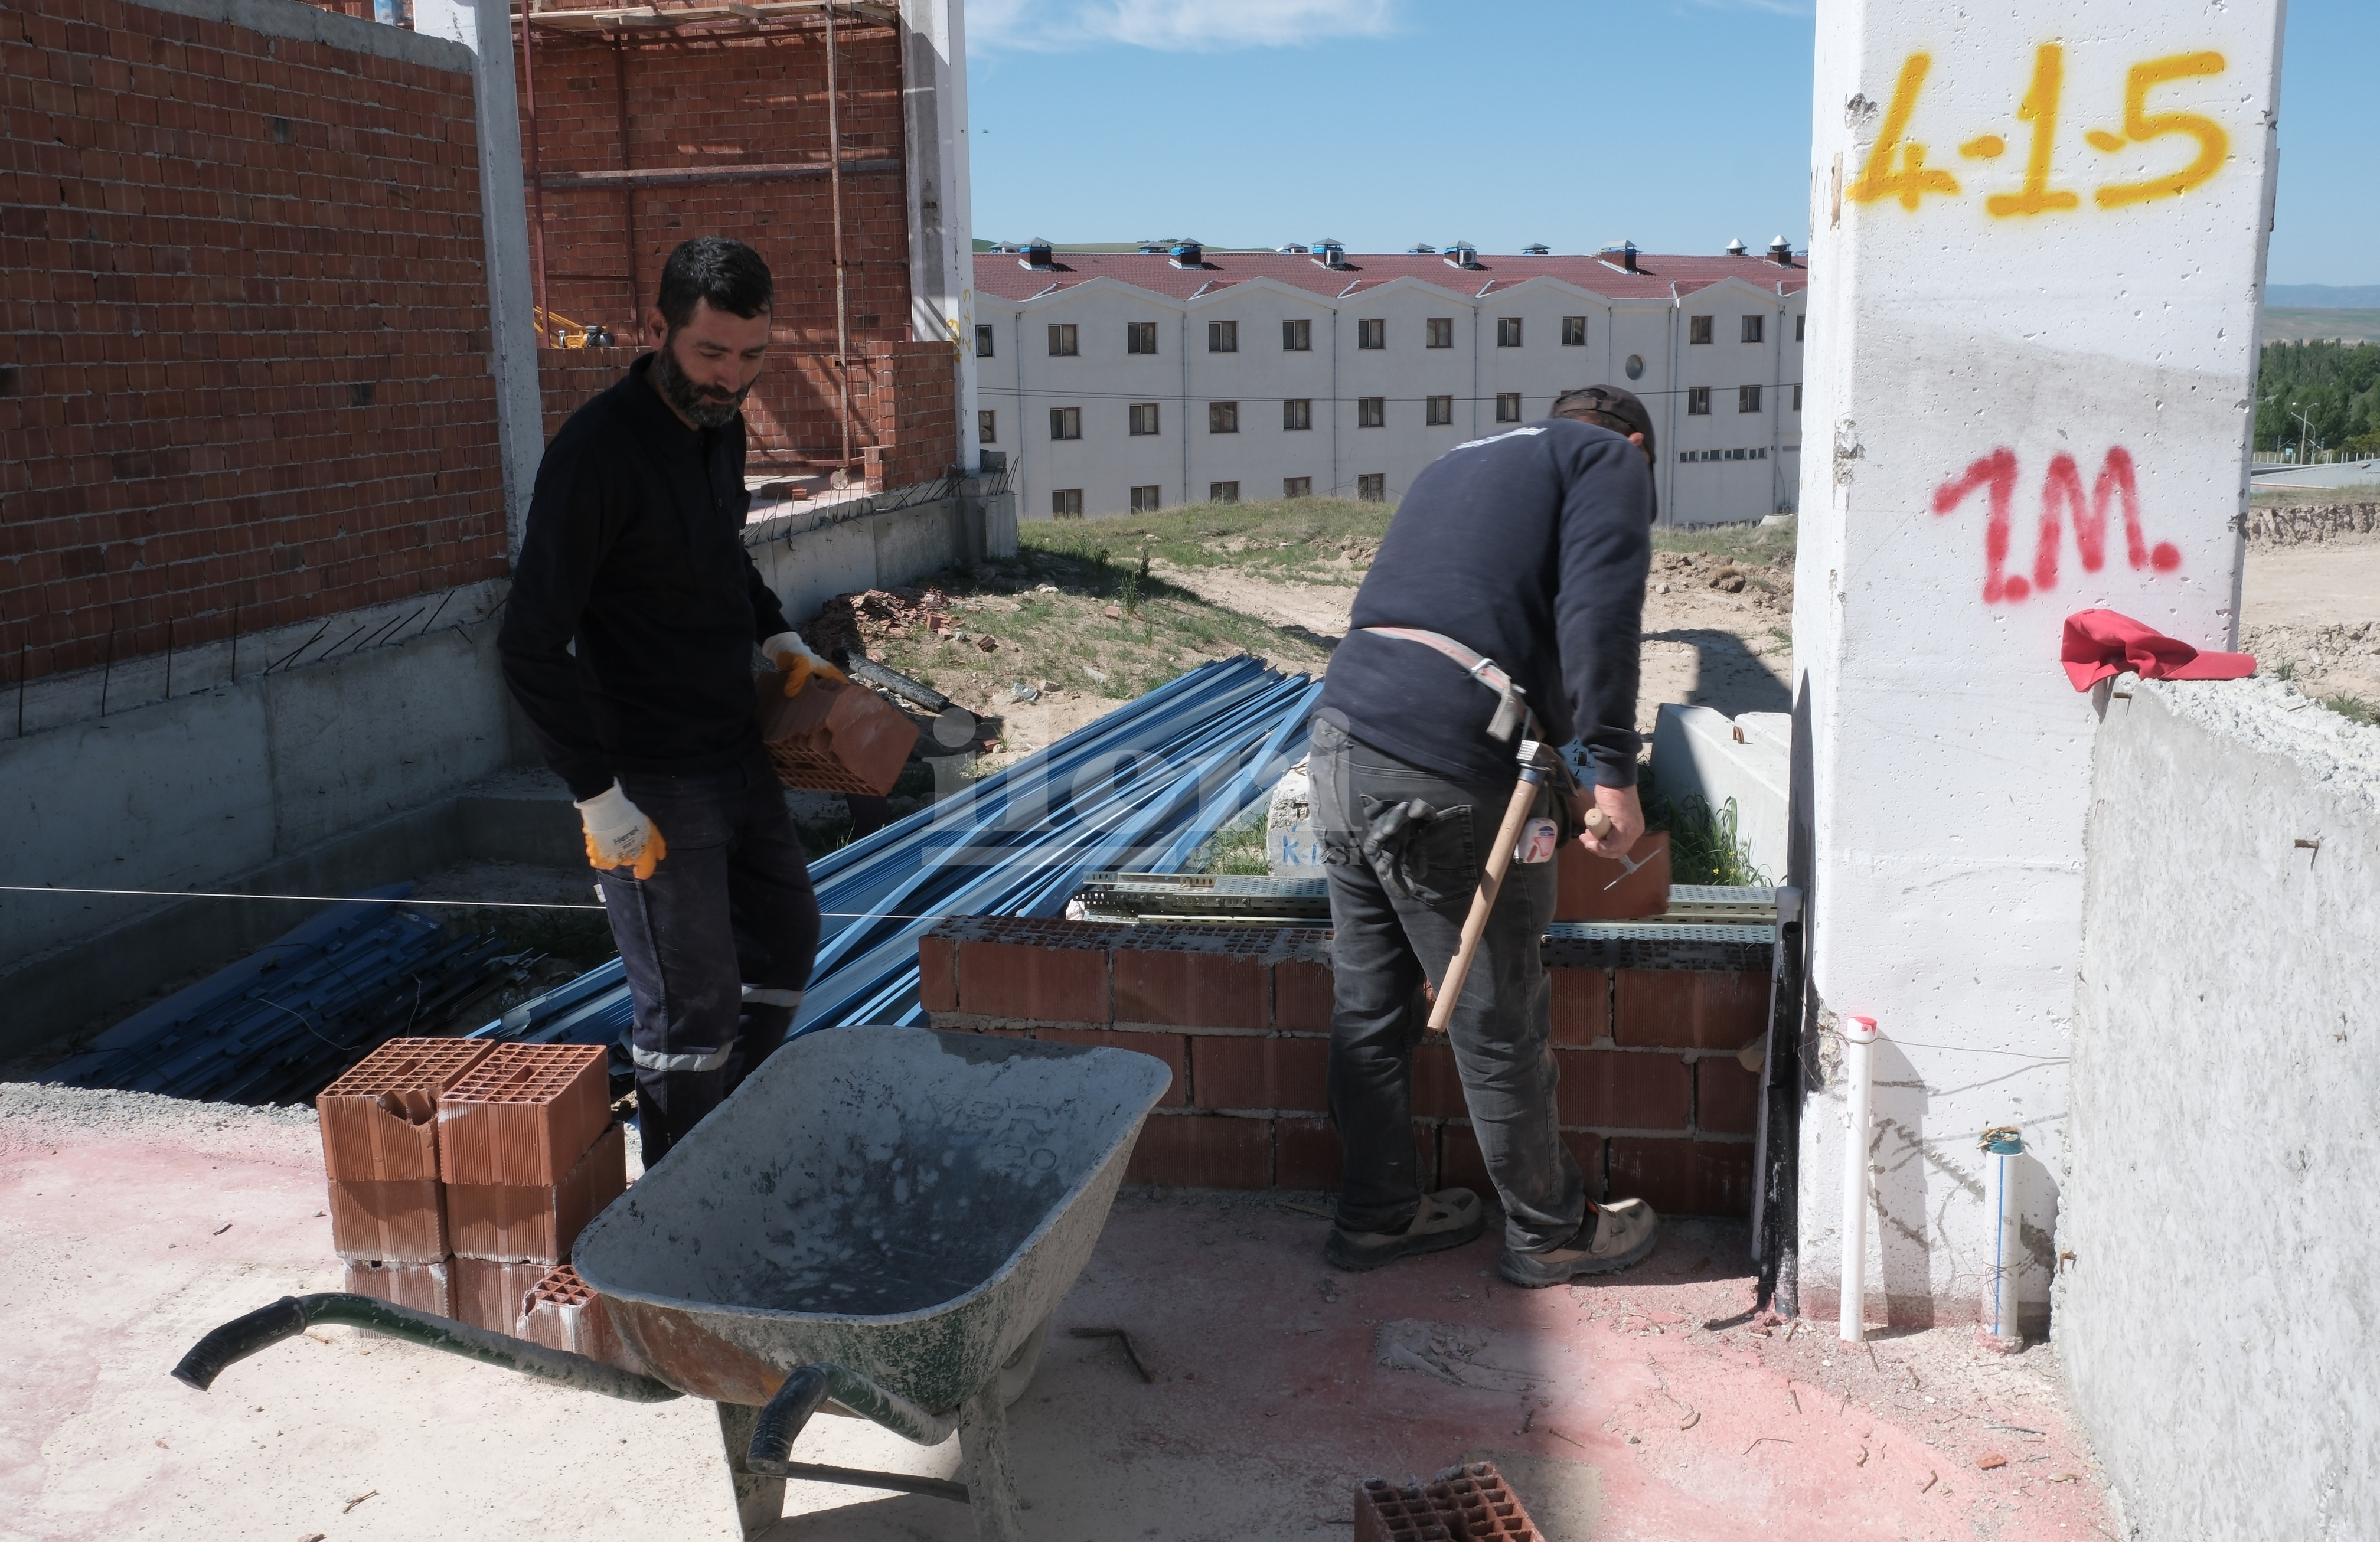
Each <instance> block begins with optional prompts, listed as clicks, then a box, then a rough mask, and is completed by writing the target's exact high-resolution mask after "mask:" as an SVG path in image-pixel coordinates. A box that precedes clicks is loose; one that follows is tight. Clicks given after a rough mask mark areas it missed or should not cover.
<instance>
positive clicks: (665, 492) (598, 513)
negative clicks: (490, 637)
mask: <svg viewBox="0 0 2380 1542" xmlns="http://www.w3.org/2000/svg"><path fill="white" fill-rule="evenodd" d="M652 362H653V358H652V356H651V355H650V354H647V355H645V356H644V357H643V358H639V359H637V361H636V362H635V363H634V364H632V365H630V366H629V367H628V372H627V373H626V374H625V375H623V376H622V377H621V378H620V381H619V382H618V383H617V384H615V385H613V387H612V388H611V389H610V390H608V391H606V392H604V393H603V394H602V395H600V396H598V397H596V398H595V399H594V400H593V401H591V402H589V403H588V404H587V405H586V406H585V407H580V408H579V409H578V410H577V412H575V413H572V414H571V416H570V421H568V422H567V423H565V424H564V425H563V426H562V431H561V432H560V433H558V434H556V435H554V436H553V443H551V444H549V445H547V446H546V450H545V458H544V460H542V461H541V462H540V463H539V465H538V468H537V492H536V494H535V496H534V497H533V498H532V499H531V500H530V503H529V510H528V533H527V535H526V537H525V539H524V540H522V542H521V554H520V563H519V565H518V566H516V568H515V569H514V572H513V589H512V599H511V601H509V603H508V604H507V606H506V609H505V613H504V629H503V631H502V632H501V633H499V634H498V636H497V638H496V648H497V650H498V651H499V652H500V653H501V654H502V655H503V658H504V683H505V684H506V685H508V686H511V687H512V693H513V699H515V700H516V701H517V702H519V703H520V708H521V710H522V712H524V713H525V714H527V716H528V722H529V727H530V728H531V729H532V730H533V731H534V732H535V733H536V735H537V742H538V747H540V749H541V750H543V751H544V754H545V761H546V764H548V765H550V766H552V767H553V770H554V771H555V773H556V774H558V775H559V776H560V777H561V778H562V779H563V780H564V781H565V782H566V783H569V784H570V793H571V795H572V796H573V797H576V798H580V799H585V798H589V797H592V796H594V795H596V794H598V793H600V792H601V791H602V790H603V789H604V788H606V787H609V786H610V785H611V784H612V782H613V774H614V773H615V772H617V771H662V772H670V771H714V770H717V769H718V768H720V767H722V766H725V765H729V764H732V763H733V762H734V761H735V759H737V757H739V756H740V755H742V754H744V753H745V752H747V750H748V749H750V748H751V747H753V746H754V745H756V744H758V743H759V725H758V723H757V722H756V721H755V719H754V717H753V710H752V671H753V658H752V650H753V644H755V643H757V642H759V641H760V640H761V639H763V638H766V637H773V636H775V635H776V634H777V633H779V632H783V631H784V630H786V629H787V628H786V625H785V615H784V611H783V608H782V607H781V606H779V604H778V603H777V597H776V595H775V594H774V593H773V592H771V589H769V586H768V585H767V584H766V583H763V582H762V581H761V578H760V574H759V569H758V568H756V567H754V566H753V565H752V556H751V553H750V552H747V550H746V549H745V546H744V516H745V515H746V514H747V512H749V510H750V508H751V506H752V499H751V495H750V494H749V493H747V492H745V491H744V420H743V419H741V418H740V417H739V418H738V419H736V420H735V422H733V423H730V424H729V425H728V426H727V427H725V428H723V429H710V430H697V429H690V428H687V427H686V424H685V423H684V422H682V421H681V420H680V419H678V416H677V415H676V414H675V413H674V412H672V411H671V410H670V408H669V406H668V404H667V403H665V402H663V401H662V399H661V396H660V395H659V394H658V393H656V392H655V391H654V390H653V388H652V386H651V385H650V383H648V382H647V380H646V371H647V370H650V368H651V367H652ZM573 643H575V644H576V645H577V652H576V657H574V656H573V654H572V651H571V645H572V644H573Z"/></svg>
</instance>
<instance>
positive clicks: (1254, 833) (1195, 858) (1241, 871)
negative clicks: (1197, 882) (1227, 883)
mask: <svg viewBox="0 0 2380 1542" xmlns="http://www.w3.org/2000/svg"><path fill="white" fill-rule="evenodd" d="M1271 813H1272V800H1271V799H1269V798H1267V799H1265V800H1264V801H1263V802H1261V803H1258V804H1257V806H1256V807H1254V808H1251V809H1249V810H1248V811H1247V812H1246V813H1245V814H1243V815H1241V816H1240V817H1239V818H1238V819H1236V820H1233V821H1232V822H1231V823H1230V824H1227V825H1225V826H1224V827H1223V828H1222V829H1220V830H1219V831H1217V832H1215V833H1213V834H1212V835H1209V836H1208V837H1207V839H1206V840H1205V841H1204V842H1203V843H1201V844H1199V847H1198V849H1197V850H1196V851H1195V852H1193V853H1191V854H1190V861H1189V863H1188V865H1187V867H1186V869H1185V870H1186V871H1189V872H1194V873H1223V874H1228V875H1231V876H1234V877H1240V878H1263V877H1265V876H1266V875H1267V874H1269V873H1270V872H1271V871H1272V868H1271V866H1270V865H1269V863H1268V862H1267V861H1266V860H1265V856H1266V852H1265V821H1266V820H1267V819H1268V818H1269V816H1270V815H1271Z"/></svg>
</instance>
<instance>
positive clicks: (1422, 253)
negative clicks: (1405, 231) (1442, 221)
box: [1405, 241, 1438, 257]
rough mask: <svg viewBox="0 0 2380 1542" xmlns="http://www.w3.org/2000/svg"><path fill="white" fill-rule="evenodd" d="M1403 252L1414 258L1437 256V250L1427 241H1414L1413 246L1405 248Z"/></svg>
mask: <svg viewBox="0 0 2380 1542" xmlns="http://www.w3.org/2000/svg"><path fill="white" fill-rule="evenodd" d="M1405 250H1406V252H1407V253H1409V254H1410V255H1412V256H1415V257H1436V256H1437V255H1438V249H1437V248H1436V247H1434V246H1431V245H1430V244H1429V243H1428V242H1427V241H1415V243H1414V244H1413V245H1411V246H1409V247H1407V248H1405Z"/></svg>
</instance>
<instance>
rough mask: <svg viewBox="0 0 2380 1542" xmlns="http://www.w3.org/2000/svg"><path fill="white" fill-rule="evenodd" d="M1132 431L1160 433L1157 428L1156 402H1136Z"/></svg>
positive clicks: (1134, 404)
mask: <svg viewBox="0 0 2380 1542" xmlns="http://www.w3.org/2000/svg"><path fill="white" fill-rule="evenodd" d="M1132 431H1133V432H1135V433H1156V432H1157V431H1158V427H1157V404H1156V403H1155V402H1135V403H1133V404H1132Z"/></svg>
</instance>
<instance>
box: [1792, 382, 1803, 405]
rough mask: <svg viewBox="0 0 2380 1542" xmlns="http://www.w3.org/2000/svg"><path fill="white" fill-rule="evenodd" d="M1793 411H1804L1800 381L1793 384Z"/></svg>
mask: <svg viewBox="0 0 2380 1542" xmlns="http://www.w3.org/2000/svg"><path fill="white" fill-rule="evenodd" d="M1793 410H1794V411H1796V412H1799V411H1801V410H1802V382H1800V381H1798V380H1797V381H1795V382H1793Z"/></svg>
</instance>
